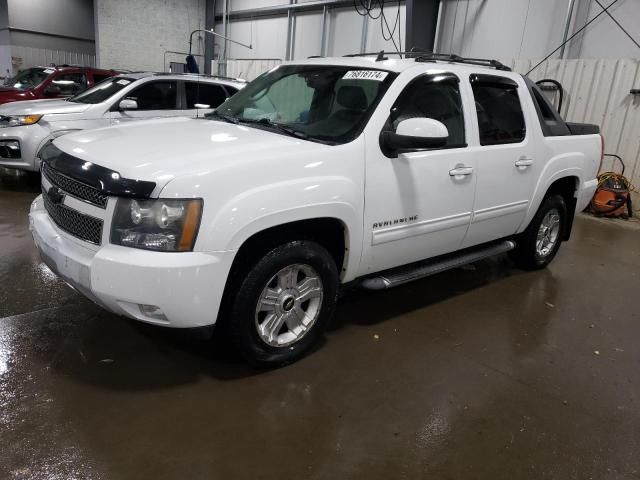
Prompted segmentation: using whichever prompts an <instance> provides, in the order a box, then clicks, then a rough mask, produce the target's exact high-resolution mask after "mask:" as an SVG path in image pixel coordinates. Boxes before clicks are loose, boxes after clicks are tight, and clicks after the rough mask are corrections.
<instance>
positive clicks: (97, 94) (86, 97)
mask: <svg viewBox="0 0 640 480" xmlns="http://www.w3.org/2000/svg"><path fill="white" fill-rule="evenodd" d="M131 82H135V79H133V78H124V77H109V78H107V79H106V80H103V81H101V82H100V83H98V84H96V85H94V86H93V87H91V88H90V89H89V90H85V91H84V92H82V93H79V94H78V95H76V96H75V97H71V98H70V99H69V101H70V102H78V103H101V102H104V101H105V100H107V99H109V98H111V97H112V96H113V95H114V94H116V93H118V92H119V91H120V90H122V89H123V88H124V87H126V86H127V85H129V84H130V83H131Z"/></svg>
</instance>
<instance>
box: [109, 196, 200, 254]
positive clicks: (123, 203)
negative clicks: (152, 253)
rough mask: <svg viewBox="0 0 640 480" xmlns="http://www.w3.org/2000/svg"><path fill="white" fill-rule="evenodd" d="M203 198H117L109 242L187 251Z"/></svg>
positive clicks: (135, 246)
mask: <svg viewBox="0 0 640 480" xmlns="http://www.w3.org/2000/svg"><path fill="white" fill-rule="evenodd" d="M201 216H202V199H190V200H169V199H162V198H160V199H157V200H137V199H131V198H119V199H118V203H117V204H116V209H115V212H114V214H113V222H112V223H111V243H113V244H115V245H122V246H125V247H133V248H143V249H145V250H157V251H162V252H190V251H192V250H193V245H194V244H195V241H196V236H197V235H198V228H199V227H200V217H201Z"/></svg>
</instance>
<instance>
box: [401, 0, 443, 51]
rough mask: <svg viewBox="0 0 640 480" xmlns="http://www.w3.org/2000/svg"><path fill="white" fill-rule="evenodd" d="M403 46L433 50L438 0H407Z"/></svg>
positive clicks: (438, 8) (408, 48)
mask: <svg viewBox="0 0 640 480" xmlns="http://www.w3.org/2000/svg"><path fill="white" fill-rule="evenodd" d="M406 5H407V6H406V12H407V14H406V18H407V19H406V22H405V23H406V25H405V32H406V34H405V47H406V50H407V51H411V49H413V48H415V49H420V50H422V51H427V52H433V46H434V44H435V39H436V30H437V28H438V17H439V16H440V1H439V0H407V4H406Z"/></svg>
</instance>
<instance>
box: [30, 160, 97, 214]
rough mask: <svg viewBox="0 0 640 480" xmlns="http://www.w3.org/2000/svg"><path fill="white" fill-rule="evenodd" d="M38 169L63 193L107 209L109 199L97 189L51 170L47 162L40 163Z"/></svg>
mask: <svg viewBox="0 0 640 480" xmlns="http://www.w3.org/2000/svg"><path fill="white" fill-rule="evenodd" d="M40 168H41V170H42V173H43V174H44V176H45V177H47V180H49V182H51V184H53V185H55V186H56V187H58V188H60V189H61V190H63V191H64V192H65V193H68V194H69V195H71V196H73V197H76V198H79V199H80V200H84V201H86V202H89V203H91V204H93V205H95V206H97V207H100V208H107V201H108V199H109V197H107V195H105V194H104V193H102V192H100V190H98V189H97V188H94V187H92V186H91V185H87V184H86V183H82V182H79V181H78V180H74V179H73V178H71V177H67V176H66V175H64V174H62V173H60V172H58V171H57V170H55V169H54V168H51V167H50V166H49V165H48V164H47V162H42V165H41V167H40Z"/></svg>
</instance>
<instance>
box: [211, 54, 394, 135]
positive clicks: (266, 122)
mask: <svg viewBox="0 0 640 480" xmlns="http://www.w3.org/2000/svg"><path fill="white" fill-rule="evenodd" d="M395 77H396V74H395V73H392V72H388V71H385V70H378V69H362V68H356V67H340V66H322V65H285V66H279V67H276V68H274V69H272V70H271V71H269V72H267V73H265V74H263V75H261V76H260V77H258V78H256V79H255V80H254V81H252V82H251V83H250V84H249V85H247V86H246V87H245V88H243V89H242V90H240V91H239V92H238V93H236V94H235V95H234V96H233V97H231V98H230V99H228V100H227V101H226V102H224V103H223V104H222V105H220V107H218V109H217V110H216V111H215V112H213V113H212V114H209V115H208V117H209V118H212V119H219V120H224V121H229V122H233V123H241V124H244V125H249V126H253V127H255V128H263V129H267V130H272V131H274V132H276V133H281V134H283V135H291V136H296V137H299V138H304V139H307V140H312V141H317V142H323V143H328V144H341V143H346V142H350V141H351V140H353V139H354V138H356V137H357V136H358V135H359V134H360V132H361V131H362V129H363V128H364V126H365V125H366V123H367V121H368V120H369V117H370V116H371V113H372V112H373V110H374V109H375V107H376V105H377V104H378V102H379V100H380V99H381V98H382V96H383V95H384V93H385V92H386V90H387V89H388V88H389V85H390V84H391V82H392V81H393V79H394V78H395Z"/></svg>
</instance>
